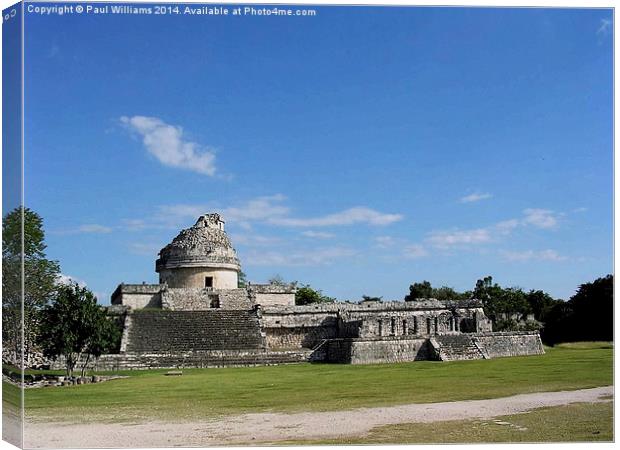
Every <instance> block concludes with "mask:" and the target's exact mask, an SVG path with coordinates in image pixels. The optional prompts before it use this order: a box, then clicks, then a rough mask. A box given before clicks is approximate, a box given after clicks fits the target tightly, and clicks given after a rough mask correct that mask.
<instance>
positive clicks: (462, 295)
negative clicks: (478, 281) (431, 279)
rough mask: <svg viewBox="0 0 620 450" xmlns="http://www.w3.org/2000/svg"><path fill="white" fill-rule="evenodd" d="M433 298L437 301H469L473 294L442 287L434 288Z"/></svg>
mask: <svg viewBox="0 0 620 450" xmlns="http://www.w3.org/2000/svg"><path fill="white" fill-rule="evenodd" d="M431 296H432V298H436V299H437V300H444V301H446V300H451V301H455V300H467V299H468V298H470V297H471V292H458V291H456V290H454V289H453V288H451V287H448V286H442V287H440V288H433V291H432V294H431Z"/></svg>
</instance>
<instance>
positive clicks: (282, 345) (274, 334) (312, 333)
mask: <svg viewBox="0 0 620 450" xmlns="http://www.w3.org/2000/svg"><path fill="white" fill-rule="evenodd" d="M264 331H265V339H266V342H267V347H268V348H271V349H293V348H297V349H298V348H314V347H315V346H316V345H318V344H319V343H320V342H321V341H322V340H323V339H331V338H335V337H338V330H337V328H336V327H335V326H330V325H327V326H319V327H295V328H264Z"/></svg>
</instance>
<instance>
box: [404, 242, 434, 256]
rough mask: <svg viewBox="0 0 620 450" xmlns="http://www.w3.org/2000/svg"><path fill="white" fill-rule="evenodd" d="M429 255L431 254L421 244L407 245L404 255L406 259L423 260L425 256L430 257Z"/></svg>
mask: <svg viewBox="0 0 620 450" xmlns="http://www.w3.org/2000/svg"><path fill="white" fill-rule="evenodd" d="M428 254H429V253H428V251H427V250H426V248H424V246H422V245H420V244H412V245H407V246H406V247H405V248H404V249H403V255H404V256H405V258H411V259H415V258H423V257H425V256H428Z"/></svg>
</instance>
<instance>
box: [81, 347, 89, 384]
mask: <svg viewBox="0 0 620 450" xmlns="http://www.w3.org/2000/svg"><path fill="white" fill-rule="evenodd" d="M89 361H90V353H88V356H87V357H86V361H85V362H84V364H82V375H81V376H82V378H84V373H85V372H86V366H88V362H89Z"/></svg>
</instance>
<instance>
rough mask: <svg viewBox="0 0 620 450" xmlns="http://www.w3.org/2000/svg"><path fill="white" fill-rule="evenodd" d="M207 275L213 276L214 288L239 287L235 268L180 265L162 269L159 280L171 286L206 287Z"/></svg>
mask: <svg viewBox="0 0 620 450" xmlns="http://www.w3.org/2000/svg"><path fill="white" fill-rule="evenodd" d="M205 277H212V278H213V288H214V289H237V286H238V285H237V283H238V273H237V270H235V269H225V268H209V267H179V268H173V269H161V270H160V272H159V282H160V283H162V284H163V283H167V284H168V286H169V287H171V288H184V287H187V288H196V289H200V288H204V287H205Z"/></svg>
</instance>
